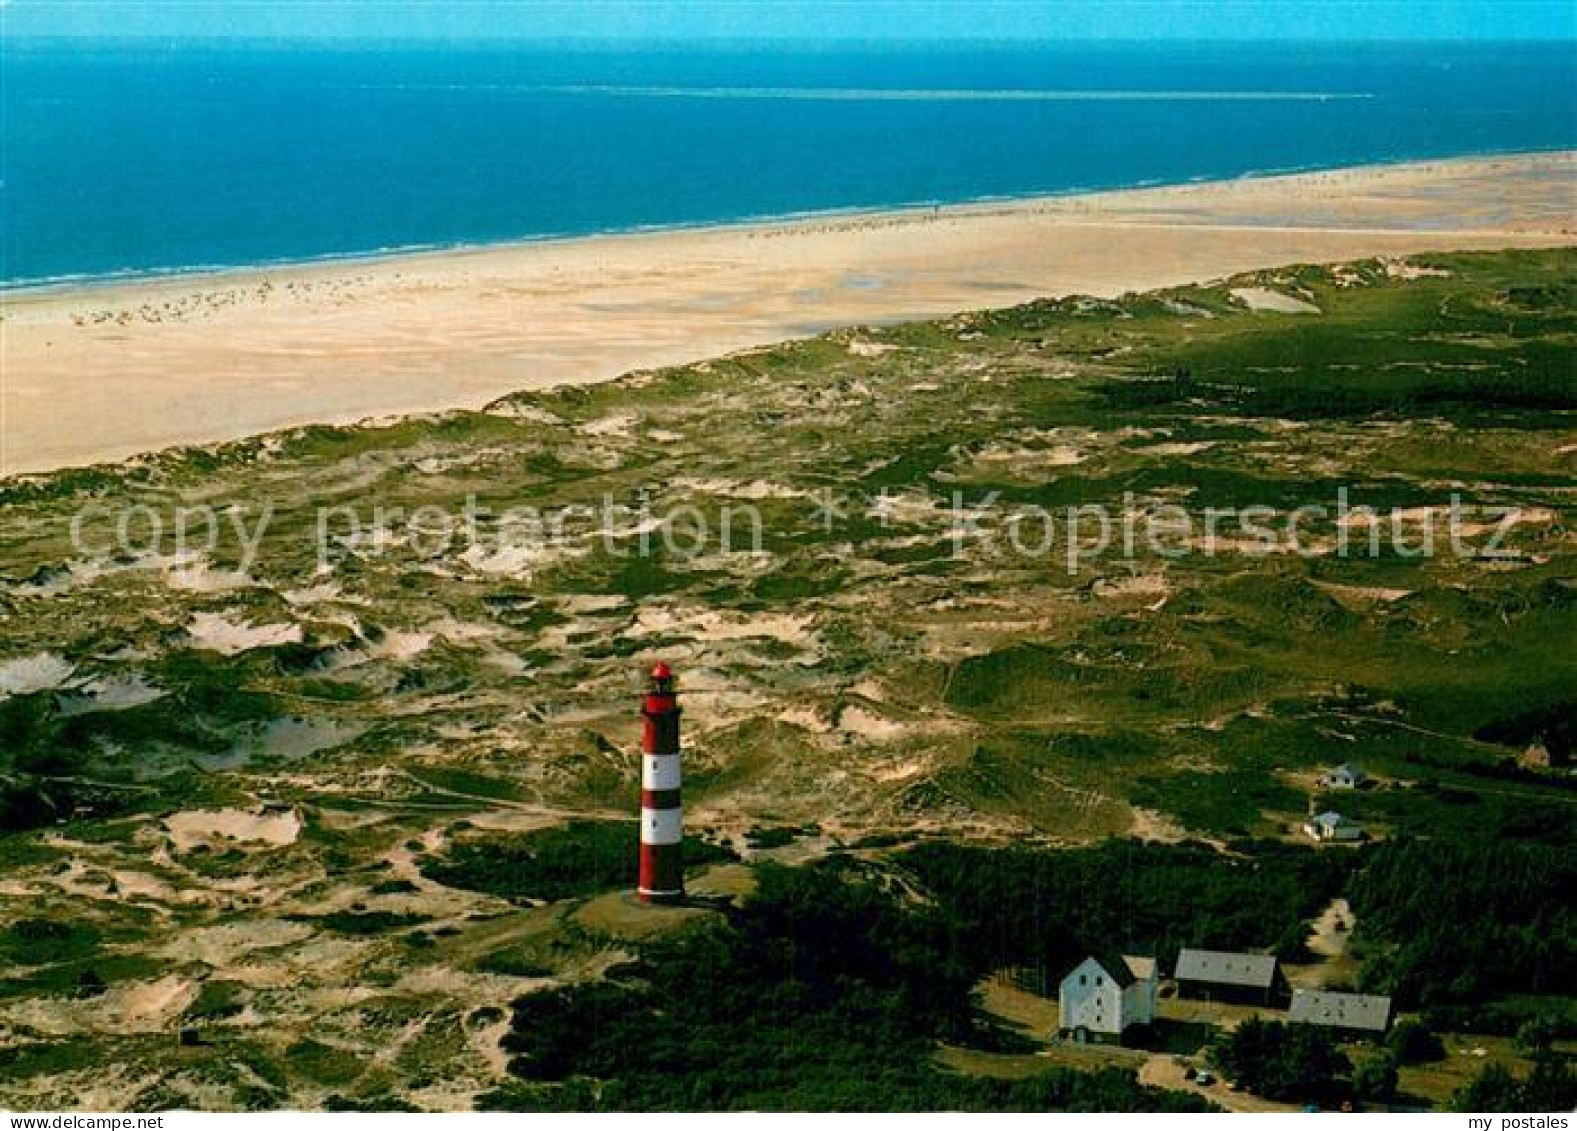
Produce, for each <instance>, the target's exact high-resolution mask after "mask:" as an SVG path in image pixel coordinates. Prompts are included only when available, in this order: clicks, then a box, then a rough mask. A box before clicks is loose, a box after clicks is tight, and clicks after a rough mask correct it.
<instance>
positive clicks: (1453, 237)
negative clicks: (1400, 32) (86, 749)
mask: <svg viewBox="0 0 1577 1131" xmlns="http://www.w3.org/2000/svg"><path fill="white" fill-rule="evenodd" d="M1553 245H1577V153H1572V152H1566V153H1556V154H1537V155H1525V156H1511V157H1497V158H1472V159H1464V160H1457V161H1440V162H1432V163H1422V164H1413V165H1394V166H1374V167H1365V168H1357V169H1348V170H1339V171H1334V172H1325V173H1313V174H1300V175H1296V176H1287V177H1267V178H1260V179H1252V180H1238V181H1224V182H1213V183H1205V184H1195V185H1188V186H1180V187H1172V188H1158V189H1143V190H1132V191H1126V192H1112V193H1100V194H1090V195H1085V196H1070V197H1047V198H1036V199H1031V200H1023V201H1014V202H1010V203H1000V204H979V205H961V206H955V207H945V208H940V209H929V208H927V209H912V210H903V211H891V212H873V213H862V214H858V215H838V216H825V217H816V218H809V219H804V220H794V221H783V222H771V223H761V224H748V225H732V226H719V227H708V228H697V229H689V230H680V231H668V232H654V233H646V234H637V235H619V236H597V237H589V238H584V239H573V240H558V241H549V242H537V243H520V244H510V245H502V246H497V247H488V248H480V249H475V250H465V251H454V252H441V253H431V254H419V255H406V256H391V257H387V258H380V259H367V260H359V261H338V262H332V263H319V264H313V265H308V266H300V267H288V268H272V269H258V270H247V271H238V272H229V273H222V274H216V275H206V276H181V277H176V278H165V279H161V280H152V281H144V282H135V283H126V284H114V285H105V286H92V287H80V288H74V289H64V290H34V291H12V292H8V293H5V294H4V295H0V314H3V318H4V321H3V322H0V475H14V474H17V473H21V472H28V471H38V470H46V469H52V468H59V467H67V466H75V465H82V464H89V463H95V462H104V461H110V460H116V459H121V458H124V457H126V456H129V455H132V454H135V453H139V452H145V451H149V450H153V449H157V448H161V447H166V446H170V445H175V444H187V443H205V442H210V441H217V440H225V439H233V438H237V437H241V436H246V435H251V434H254V433H257V432H262V431H266V430H270V429H274V428H280V427H285V426H290V425H296V424H303V423H312V422H323V423H345V422H351V421H356V420H360V419H364V418H368V417H375V416H387V415H391V414H398V413H407V412H418V411H430V410H437V409H446V408H456V407H477V406H480V405H483V404H485V403H487V402H488V401H490V400H492V399H494V398H496V397H498V396H501V395H503V394H505V393H509V392H513V391H515V390H519V389H530V388H540V387H545V386H549V385H555V384H562V383H566V382H590V381H600V380H606V379H609V378H612V377H615V376H617V375H619V374H620V373H624V372H627V371H629V370H631V369H640V368H649V367H654V366H661V365H668V364H675V363H680V362H685V361H693V360H698V359H701V358H705V357H711V356H716V355H718V354H723V353H727V352H729V351H732V350H737V349H742V348H745V347H749V346H755V345H762V344H766V343H769V342H774V341H780V340H782V339H784V338H790V337H796V336H803V335H807V334H812V333H816V332H819V331H820V330H823V329H826V328H830V327H832V326H837V325H844V324H849V323H873V322H890V321H898V320H904V319H912V318H921V317H934V316H938V315H943V314H947V313H951V312H954V311H958V310H967V309H978V308H982V307H991V306H1006V305H1011V304H1013V303H1018V302H1023V301H1026V300H1028V299H1031V298H1034V297H1037V296H1043V295H1058V294H1068V293H1074V292H1080V293H1086V294H1092V295H1099V296H1111V295H1117V294H1121V293H1123V292H1125V291H1131V290H1143V289H1147V288H1151V287H1158V286H1168V285H1175V284H1179V283H1184V282H1188V281H1195V280H1206V279H1214V278H1220V277H1222V276H1225V275H1230V274H1233V273H1235V272H1239V271H1244V270H1249V269H1252V268H1257V267H1269V266H1275V265H1280V264H1285V263H1294V262H1331V261H1336V260H1343V259H1355V258H1362V257H1367V256H1373V255H1404V254H1409V253H1414V252H1420V251H1431V250H1461V249H1473V248H1506V247H1547V246H1553Z"/></svg>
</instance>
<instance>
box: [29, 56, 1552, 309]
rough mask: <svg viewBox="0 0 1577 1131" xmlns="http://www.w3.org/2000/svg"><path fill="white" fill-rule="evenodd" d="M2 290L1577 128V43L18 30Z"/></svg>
mask: <svg viewBox="0 0 1577 1131" xmlns="http://www.w3.org/2000/svg"><path fill="white" fill-rule="evenodd" d="M0 66H3V80H4V81H3V82H0V283H3V284H8V285H15V284H18V283H22V282H37V281H43V280H55V279H61V278H71V277H82V276H88V277H98V276H109V275H115V274H121V273H141V272H156V271H168V270H179V269H188V268H201V267H221V266H240V265H247V264H258V263H269V262H277V261H284V260H297V259H312V258H318V257H325V256H335V255H348V254H358V253H367V252H375V251H379V250H390V249H399V248H415V247H442V246H450V245H457V244H470V243H485V242H492V241H500V240H511V239H522V238H531V237H544V236H557V235H572V234H584V233H589V232H597V231H609V230H621V229H631V228H639V227H646V226H661V225H680V224H697V223H708V222H717V221H725V220H737V219H743V218H750V217H762V216H775V215H786V214H797V213H804V212H815V211H820V210H831V209H849V208H860V207H870V206H879V205H902V204H916V203H929V202H951V201H962V200H974V199H981V198H991V197H1002V196H1016V195H1026V194H1034V193H1047V192H1065V191H1073V190H1078V189H1089V188H1102V187H1115V186H1124V185H1136V184H1149V183H1157V182H1181V181H1187V180H1192V179H1201V178H1216V177H1232V176H1238V175H1242V174H1251V173H1268V172H1276V171H1285V170H1295V169H1307V168H1320V167H1331V166H1338V165H1346V164H1354V163H1366V162H1376V161H1393V160H1404V159H1413V158H1428V157H1441V156H1451V155H1460V154H1471V153H1484V152H1507V151H1515V150H1529V149H1553V148H1563V147H1572V146H1577V56H1574V53H1573V51H1572V50H1571V47H1570V45H1567V44H1555V43H1544V44H1538V43H1512V44H1444V43H1404V44H1396V43H1391V44H1370V45H1356V44H1350V43H1343V44H1312V45H1311V44H1297V45H1292V44H1268V45H1267V44H1252V45H1249V44H1202V43H1186V44H1177V43H1172V44H1150V45H1139V44H1097V45H1078V46H1072V45H1056V46H1033V47H1001V46H991V47H980V46H971V45H952V46H934V45H931V46H919V45H906V46H901V47H883V48H881V49H875V48H863V49H855V48H843V47H840V48H837V49H830V48H828V49H816V48H803V47H792V46H788V45H784V46H775V47H774V46H767V47H763V46H762V45H759V44H757V45H752V46H749V47H745V46H736V47H729V46H717V47H706V48H683V49H680V48H674V47H671V46H669V47H662V46H652V47H646V48H640V49H636V48H630V47H620V48H613V47H591V46H555V47H551V48H547V47H540V46H537V47H520V46H498V45H460V46H456V45H445V46H441V47H438V46H420V47H418V46H397V47H390V46H388V45H383V46H378V45H372V44H340V45H332V46H329V45H323V44H318V45H303V44H295V45H292V44H278V43H227V44H219V43H213V42H211V43H207V44H204V43H190V42H188V43H172V44H163V43H158V44H150V43H137V44H130V45H108V44H98V45H88V46H84V45H82V44H80V43H76V44H73V43H68V42H65V41H53V42H51V41H27V40H13V41H10V42H6V43H4V44H0Z"/></svg>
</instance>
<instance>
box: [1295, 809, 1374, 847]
mask: <svg viewBox="0 0 1577 1131" xmlns="http://www.w3.org/2000/svg"><path fill="white" fill-rule="evenodd" d="M1303 831H1304V832H1305V833H1306V834H1308V836H1309V838H1310V839H1311V840H1322V841H1332V840H1359V839H1360V838H1362V836H1363V827H1362V826H1361V825H1358V824H1355V823H1354V822H1352V821H1349V820H1348V819H1347V818H1346V817H1343V816H1342V815H1341V814H1340V813H1335V812H1330V813H1321V814H1319V815H1318V816H1315V817H1310V818H1309V819H1308V820H1307V821H1305V822H1303Z"/></svg>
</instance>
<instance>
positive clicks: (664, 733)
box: [636, 663, 684, 903]
mask: <svg viewBox="0 0 1577 1131" xmlns="http://www.w3.org/2000/svg"><path fill="white" fill-rule="evenodd" d="M641 714H642V715H644V716H646V728H645V732H644V734H643V735H642V736H641V880H640V886H639V887H637V888H636V895H637V896H638V897H639V898H640V900H641V901H642V902H643V903H678V902H680V901H681V900H683V899H684V806H683V805H681V804H680V801H679V785H680V781H681V778H682V771H681V769H680V764H679V699H678V696H677V695H676V694H675V692H674V673H673V669H672V668H670V667H669V666H668V665H667V664H664V663H659V664H658V665H657V666H656V667H655V668H653V669H652V683H651V687H649V688H648V689H647V692H646V703H645V705H644V706H643V707H642V708H641Z"/></svg>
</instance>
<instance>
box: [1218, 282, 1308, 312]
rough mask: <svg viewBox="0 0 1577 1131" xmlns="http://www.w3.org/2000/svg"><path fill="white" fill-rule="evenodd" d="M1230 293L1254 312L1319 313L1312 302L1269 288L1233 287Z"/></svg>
mask: <svg viewBox="0 0 1577 1131" xmlns="http://www.w3.org/2000/svg"><path fill="white" fill-rule="evenodd" d="M1230 293H1231V295H1232V297H1233V298H1235V299H1237V300H1238V301H1239V302H1241V303H1242V304H1243V305H1244V306H1246V307H1248V308H1249V309H1250V310H1254V311H1269V312H1271V313H1274V314H1319V313H1320V308H1319V307H1317V306H1315V305H1314V304H1313V303H1312V302H1307V301H1305V300H1304V299H1301V298H1297V297H1295V296H1293V295H1289V294H1283V293H1282V292H1281V291H1273V290H1271V289H1270V288H1269V287H1233V288H1232V290H1231V292H1230Z"/></svg>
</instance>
